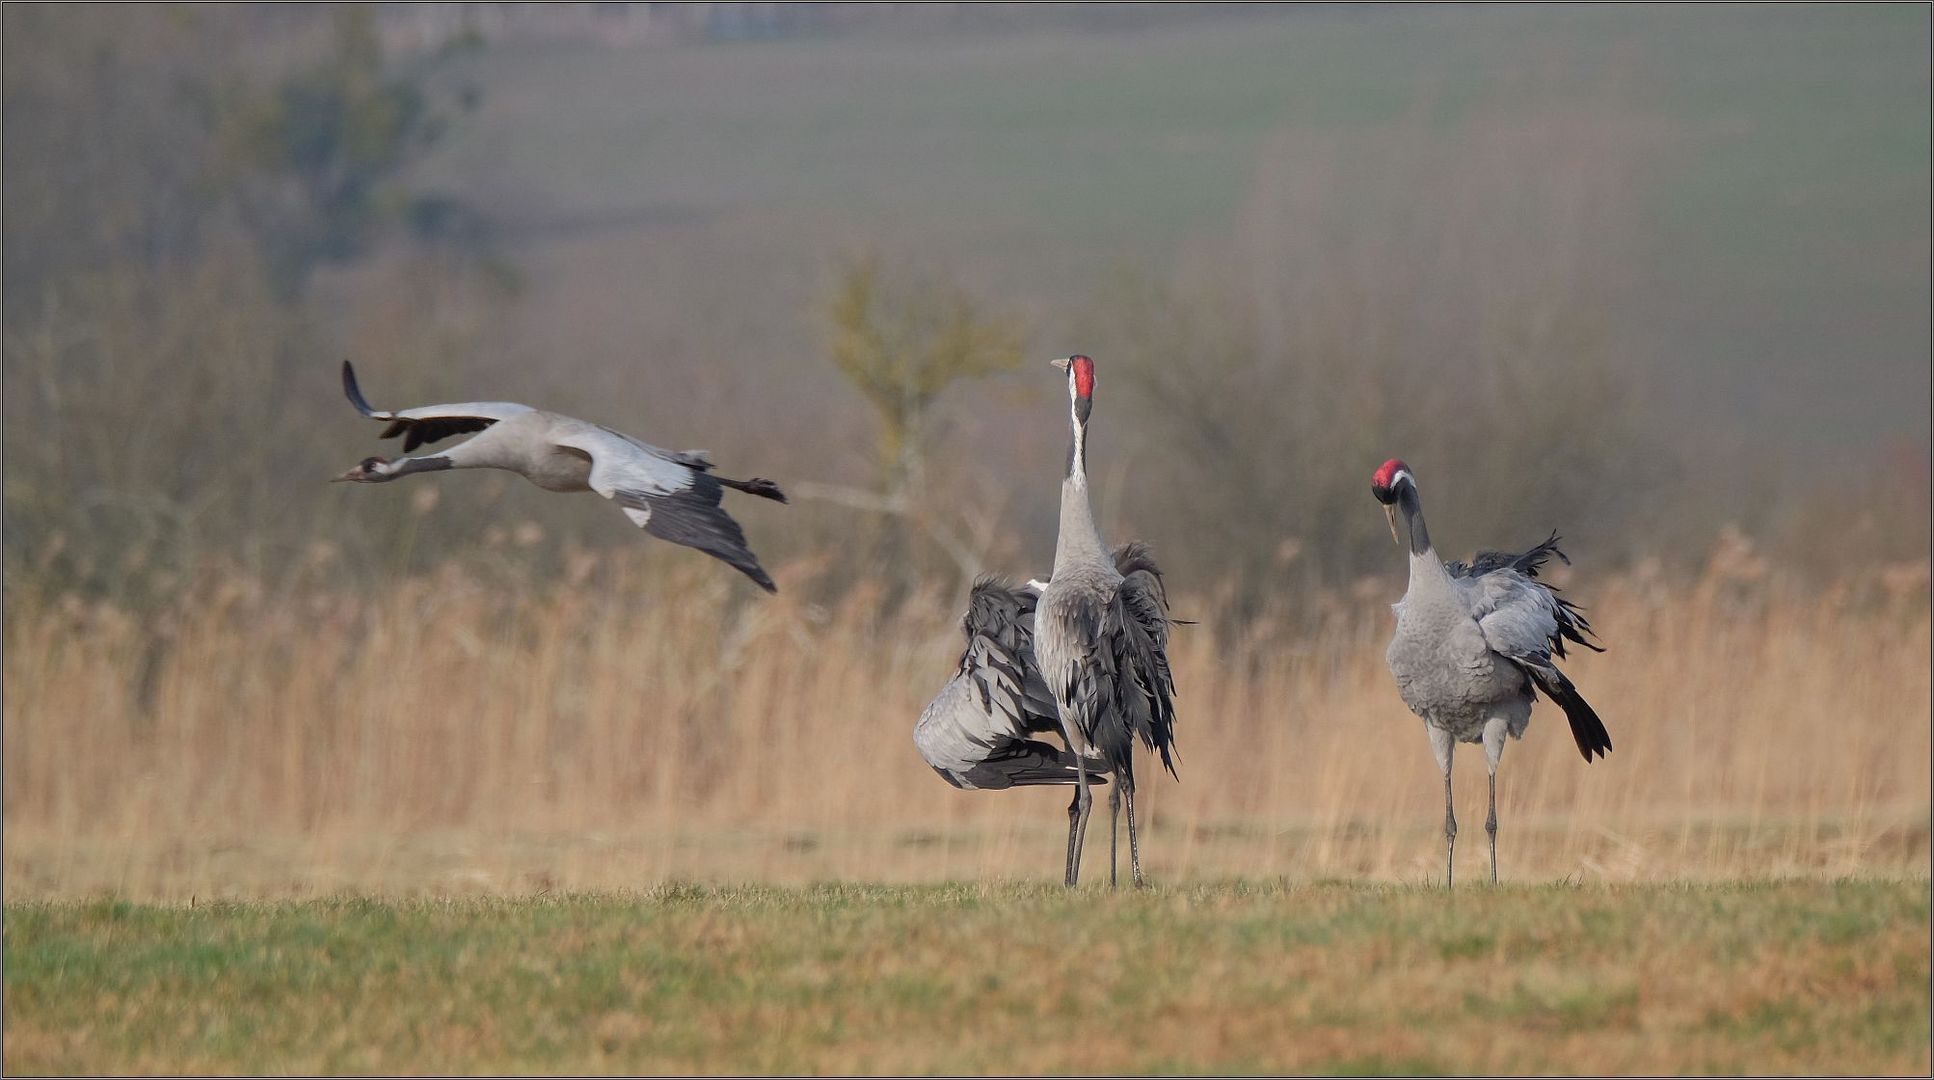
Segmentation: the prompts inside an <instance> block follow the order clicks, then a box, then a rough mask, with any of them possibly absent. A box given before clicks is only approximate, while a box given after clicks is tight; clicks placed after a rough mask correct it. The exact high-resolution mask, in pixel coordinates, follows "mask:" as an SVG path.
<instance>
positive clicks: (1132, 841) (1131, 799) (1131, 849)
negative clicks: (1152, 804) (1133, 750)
mask: <svg viewBox="0 0 1934 1080" xmlns="http://www.w3.org/2000/svg"><path fill="white" fill-rule="evenodd" d="M1121 799H1122V801H1123V802H1125V803H1127V804H1128V866H1129V869H1130V870H1132V871H1133V872H1134V876H1135V887H1136V888H1137V889H1139V888H1141V887H1142V884H1143V882H1142V840H1141V835H1140V834H1139V833H1137V832H1136V831H1135V770H1134V769H1133V768H1132V767H1130V768H1124V769H1123V770H1122V774H1121Z"/></svg>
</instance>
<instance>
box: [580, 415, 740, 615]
mask: <svg viewBox="0 0 1934 1080" xmlns="http://www.w3.org/2000/svg"><path fill="white" fill-rule="evenodd" d="M557 444H558V445H559V446H562V447H565V448H567V449H571V450H576V451H577V452H579V453H581V454H584V455H586V456H587V457H589V458H590V459H591V476H590V484H591V490H593V491H595V492H597V493H598V494H600V495H602V496H604V497H605V498H607V499H610V500H611V501H612V502H615V503H617V504H618V506H619V508H620V509H622V510H623V511H624V512H625V516H626V517H628V518H630V519H631V520H632V523H633V524H635V525H637V526H639V527H640V528H642V529H644V530H645V531H646V532H648V533H650V534H651V535H653V536H656V537H658V538H659V539H661V540H669V541H671V542H672V543H674V544H683V545H684V546H686V547H690V548H697V549H698V550H700V551H703V552H705V553H706V554H707V555H711V556H713V557H715V558H718V559H722V560H724V561H725V562H727V563H729V564H731V565H732V566H733V567H734V568H735V569H737V570H738V571H739V572H740V573H742V574H744V575H745V576H746V577H749V578H751V579H752V580H753V581H755V582H757V583H758V585H759V587H760V588H762V589H764V590H765V591H767V592H778V591H779V587H778V586H776V585H774V584H773V583H772V578H771V577H770V576H768V575H767V574H766V572H765V569H764V568H763V567H761V566H760V565H759V559H758V557H757V556H755V555H753V554H752V550H751V549H750V548H748V547H747V546H746V543H745V530H743V529H741V528H739V523H738V522H736V521H734V520H732V517H731V515H729V514H727V513H726V512H725V510H724V509H723V508H721V507H720V506H719V500H720V497H721V496H722V495H723V493H724V489H723V487H722V486H721V485H720V484H719V481H718V478H716V477H714V476H712V475H711V474H709V473H706V472H701V471H699V470H698V469H697V468H695V467H694V466H692V465H690V464H687V463H686V462H685V461H683V460H679V459H678V458H677V457H673V456H670V455H667V454H665V453H664V452H663V451H660V450H658V449H657V448H656V447H653V446H649V445H647V444H645V443H641V442H638V441H637V440H635V439H632V438H630V437H628V436H625V435H621V434H619V433H618V432H615V431H612V430H610V429H608V428H602V427H597V426H596V425H591V424H587V425H585V426H584V429H583V430H581V431H577V432H573V433H572V434H570V435H567V436H564V437H561V438H559V439H558V440H557Z"/></svg>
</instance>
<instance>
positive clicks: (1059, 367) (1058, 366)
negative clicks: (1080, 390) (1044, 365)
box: [1048, 356, 1074, 372]
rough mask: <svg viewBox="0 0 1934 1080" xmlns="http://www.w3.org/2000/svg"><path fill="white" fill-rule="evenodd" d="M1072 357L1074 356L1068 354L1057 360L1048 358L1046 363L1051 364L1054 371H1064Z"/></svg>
mask: <svg viewBox="0 0 1934 1080" xmlns="http://www.w3.org/2000/svg"><path fill="white" fill-rule="evenodd" d="M1072 359H1074V358H1073V357H1070V356H1064V357H1062V358H1060V359H1059V360H1050V361H1048V363H1050V364H1053V365H1054V368H1055V370H1056V371H1061V372H1066V371H1067V370H1068V361H1070V360H1072Z"/></svg>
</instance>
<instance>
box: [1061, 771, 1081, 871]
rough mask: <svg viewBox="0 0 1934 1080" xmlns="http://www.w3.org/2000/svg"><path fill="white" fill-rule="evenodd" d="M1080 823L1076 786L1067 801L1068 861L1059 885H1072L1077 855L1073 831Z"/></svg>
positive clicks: (1078, 798) (1079, 797)
mask: <svg viewBox="0 0 1934 1080" xmlns="http://www.w3.org/2000/svg"><path fill="white" fill-rule="evenodd" d="M1080 823H1081V788H1080V787H1079V786H1077V787H1076V788H1075V789H1074V798H1072V799H1069V800H1068V861H1067V863H1066V868H1065V869H1064V870H1063V871H1062V872H1061V883H1062V884H1063V885H1068V886H1073V885H1074V879H1075V872H1076V867H1077V864H1076V862H1075V860H1076V858H1077V857H1078V854H1077V852H1076V850H1075V843H1074V838H1075V829H1076V827H1077V826H1079V825H1080Z"/></svg>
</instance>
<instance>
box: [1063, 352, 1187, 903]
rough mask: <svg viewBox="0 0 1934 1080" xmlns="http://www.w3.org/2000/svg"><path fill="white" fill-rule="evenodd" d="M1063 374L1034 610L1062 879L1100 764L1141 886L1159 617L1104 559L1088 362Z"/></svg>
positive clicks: (1163, 640) (1075, 862)
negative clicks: (1063, 810) (1062, 780)
mask: <svg viewBox="0 0 1934 1080" xmlns="http://www.w3.org/2000/svg"><path fill="white" fill-rule="evenodd" d="M1054 365H1055V366H1056V367H1057V368H1060V369H1062V370H1063V371H1065V372H1067V375H1068V407H1069V423H1070V441H1069V443H1068V468H1067V473H1066V475H1065V476H1064V477H1063V479H1062V481H1061V528H1060V532H1059V534H1058V536H1057V538H1056V540H1055V545H1054V572H1053V573H1052V575H1050V577H1049V579H1048V585H1047V588H1046V589H1045V590H1043V591H1042V593H1041V599H1040V602H1039V604H1038V605H1036V608H1035V614H1034V652H1035V656H1036V657H1037V658H1038V659H1039V660H1040V663H1041V675H1042V678H1043V679H1044V681H1046V683H1047V685H1048V689H1049V691H1050V692H1051V693H1052V694H1053V695H1054V704H1055V709H1056V713H1057V715H1058V716H1059V718H1060V721H1061V734H1062V738H1063V739H1064V740H1066V742H1067V744H1068V749H1069V751H1070V752H1071V753H1072V754H1073V756H1074V772H1075V789H1074V801H1073V802H1071V803H1069V804H1068V860H1067V874H1066V877H1065V879H1064V880H1065V881H1066V883H1067V884H1068V885H1069V886H1073V885H1074V884H1075V882H1076V881H1077V880H1079V878H1080V876H1081V847H1082V843H1083V841H1084V840H1085V839H1086V836H1087V831H1088V814H1089V810H1090V807H1091V805H1092V802H1093V796H1091V795H1090V794H1089V793H1088V766H1087V762H1088V760H1089V759H1091V758H1097V757H1098V758H1100V759H1101V760H1102V761H1103V762H1104V763H1106V765H1107V766H1108V771H1110V772H1112V773H1113V774H1114V775H1115V778H1116V785H1117V789H1118V790H1119V791H1120V795H1121V800H1122V802H1124V803H1126V804H1127V807H1128V852H1129V861H1130V864H1131V865H1132V866H1133V868H1134V875H1135V884H1136V885H1137V886H1139V885H1141V884H1142V858H1141V843H1140V838H1139V836H1138V834H1137V833H1136V831H1135V768H1134V758H1133V751H1134V740H1135V739H1136V738H1140V739H1141V741H1142V743H1143V745H1145V746H1147V747H1148V748H1149V749H1150V750H1153V751H1155V752H1157V753H1159V754H1160V755H1161V756H1162V765H1163V767H1165V768H1167V769H1168V771H1169V775H1171V776H1173V775H1175V763H1174V761H1173V759H1172V757H1171V752H1172V750H1173V747H1174V730H1175V727H1174V725H1175V706H1174V704H1173V703H1172V701H1171V698H1172V696H1173V695H1174V692H1175V685H1174V681H1173V680H1172V679H1171V678H1170V675H1169V666H1168V617H1167V612H1166V609H1165V607H1164V598H1163V595H1162V589H1161V582H1160V579H1159V578H1157V577H1156V576H1155V575H1153V574H1142V573H1135V574H1128V575H1125V576H1124V575H1123V574H1122V572H1121V571H1120V570H1119V569H1117V568H1116V566H1115V564H1114V563H1113V562H1111V561H1110V560H1109V558H1108V552H1107V549H1106V548H1105V547H1103V546H1102V543H1101V533H1100V532H1099V530H1097V529H1096V528H1095V517H1094V511H1093V508H1092V507H1091V506H1090V505H1089V501H1088V415H1089V413H1090V411H1092V409H1093V407H1094V390H1095V362H1094V361H1093V360H1090V359H1089V358H1087V357H1085V356H1070V357H1068V358H1067V359H1065V360H1056V361H1055V362H1054Z"/></svg>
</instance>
